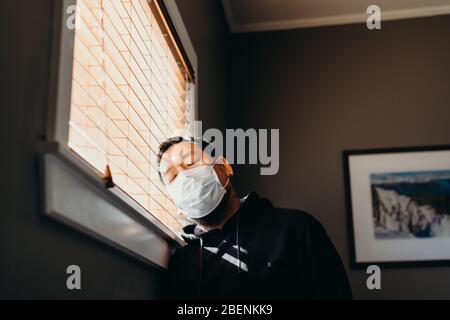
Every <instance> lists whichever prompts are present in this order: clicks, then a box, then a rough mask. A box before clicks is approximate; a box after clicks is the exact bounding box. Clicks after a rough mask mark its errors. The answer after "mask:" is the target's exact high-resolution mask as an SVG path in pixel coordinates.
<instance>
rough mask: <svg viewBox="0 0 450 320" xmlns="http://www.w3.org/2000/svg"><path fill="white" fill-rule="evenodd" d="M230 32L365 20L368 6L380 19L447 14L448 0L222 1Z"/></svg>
mask: <svg viewBox="0 0 450 320" xmlns="http://www.w3.org/2000/svg"><path fill="white" fill-rule="evenodd" d="M222 2H223V6H224V9H225V14H226V17H227V20H228V25H229V28H230V31H231V32H256V31H268V30H282V29H294V28H307V27H318V26H330V25H340V24H351V23H365V21H366V19H367V17H368V16H369V14H368V13H367V12H366V11H367V7H368V6H369V5H372V4H376V5H378V6H379V7H380V8H381V21H382V22H383V21H386V20H397V19H407V18H417V17H427V16H435V15H443V14H450V0H222Z"/></svg>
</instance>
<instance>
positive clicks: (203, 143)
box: [156, 136, 214, 183]
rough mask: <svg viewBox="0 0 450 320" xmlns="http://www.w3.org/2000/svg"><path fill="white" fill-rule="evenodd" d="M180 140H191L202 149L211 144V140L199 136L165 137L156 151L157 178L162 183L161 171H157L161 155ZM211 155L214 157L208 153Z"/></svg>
mask: <svg viewBox="0 0 450 320" xmlns="http://www.w3.org/2000/svg"><path fill="white" fill-rule="evenodd" d="M180 142H191V143H194V144H196V145H198V146H200V147H201V148H202V150H205V149H206V147H207V146H209V145H211V142H210V141H208V140H205V139H200V138H194V137H182V136H176V137H172V138H169V139H167V140H166V141H164V142H162V143H161V144H160V145H159V152H158V156H157V158H156V164H157V166H158V175H159V179H160V180H161V182H163V183H164V181H163V179H162V176H161V172H160V171H159V165H160V163H161V159H162V156H163V154H164V152H166V151H167V150H169V148H170V147H171V146H173V145H175V144H178V143H180ZM210 155H211V156H212V157H214V155H213V154H210Z"/></svg>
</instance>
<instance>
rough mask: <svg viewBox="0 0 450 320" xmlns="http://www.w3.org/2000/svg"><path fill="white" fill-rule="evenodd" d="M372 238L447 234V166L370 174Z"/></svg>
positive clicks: (449, 185) (449, 172) (449, 192)
mask: <svg viewBox="0 0 450 320" xmlns="http://www.w3.org/2000/svg"><path fill="white" fill-rule="evenodd" d="M370 184H371V197H372V209H373V222H374V230H375V238H376V239H407V238H433V237H450V169H449V170H436V171H417V172H390V173H377V174H370Z"/></svg>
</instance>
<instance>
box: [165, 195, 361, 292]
mask: <svg viewBox="0 0 450 320" xmlns="http://www.w3.org/2000/svg"><path fill="white" fill-rule="evenodd" d="M183 231H184V235H183V238H184V239H185V240H186V242H187V245H186V246H184V247H182V248H179V249H177V251H176V252H175V254H174V255H173V256H172V258H171V259H170V261H169V266H168V270H167V272H166V277H165V286H164V293H163V294H164V296H165V297H166V298H172V299H240V298H262V299H267V298H274V299H351V298H352V294H351V290H350V286H349V283H348V279H347V275H346V273H345V270H344V268H343V266H342V262H341V260H340V258H339V255H338V253H337V252H336V249H335V248H334V246H333V244H332V243H331V241H330V239H329V238H328V236H327V233H326V231H325V230H324V228H323V227H322V225H321V224H320V223H319V222H318V221H317V220H316V219H314V218H313V217H312V216H311V215H309V214H308V213H306V212H303V211H299V210H290V209H281V208H274V207H273V205H272V204H271V202H270V201H269V200H267V199H263V198H260V197H259V196H258V195H257V194H256V193H250V194H249V195H248V197H247V199H246V200H245V201H244V202H243V203H242V204H241V207H240V208H239V210H238V211H237V212H236V213H235V214H234V215H233V216H232V217H231V218H230V219H229V220H228V221H227V222H226V223H225V225H224V226H223V227H222V228H221V229H215V230H211V231H208V232H206V231H203V230H202V229H200V228H199V227H198V226H197V225H195V224H193V225H189V226H186V227H185V228H184V229H183Z"/></svg>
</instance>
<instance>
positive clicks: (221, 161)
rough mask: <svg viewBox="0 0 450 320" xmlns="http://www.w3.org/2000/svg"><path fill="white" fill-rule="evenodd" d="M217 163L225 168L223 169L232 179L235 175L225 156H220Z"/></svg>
mask: <svg viewBox="0 0 450 320" xmlns="http://www.w3.org/2000/svg"><path fill="white" fill-rule="evenodd" d="M217 163H218V164H220V165H222V166H223V168H224V169H225V174H226V175H227V176H228V177H232V176H233V174H234V172H233V168H232V167H231V165H230V164H229V163H228V161H227V159H225V158H224V157H223V156H219V157H218V158H217Z"/></svg>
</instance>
